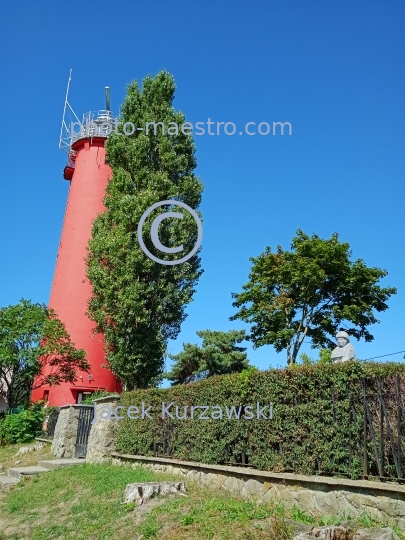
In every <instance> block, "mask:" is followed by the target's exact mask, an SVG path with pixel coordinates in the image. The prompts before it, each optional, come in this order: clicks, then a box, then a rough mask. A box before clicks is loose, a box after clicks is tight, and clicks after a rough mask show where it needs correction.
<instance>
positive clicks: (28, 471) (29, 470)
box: [8, 466, 49, 480]
mask: <svg viewBox="0 0 405 540" xmlns="http://www.w3.org/2000/svg"><path fill="white" fill-rule="evenodd" d="M44 472H49V469H45V467H36V466H32V467H13V468H12V469H8V476H11V477H12V478H16V479H17V480H21V478H23V476H32V475H33V474H39V473H44Z"/></svg>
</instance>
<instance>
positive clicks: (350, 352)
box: [332, 331, 356, 363]
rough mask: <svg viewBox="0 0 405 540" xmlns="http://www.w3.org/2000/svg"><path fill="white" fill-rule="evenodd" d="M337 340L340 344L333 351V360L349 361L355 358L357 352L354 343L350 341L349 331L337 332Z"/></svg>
mask: <svg viewBox="0 0 405 540" xmlns="http://www.w3.org/2000/svg"><path fill="white" fill-rule="evenodd" d="M336 340H337V342H338V346H337V347H336V348H335V349H333V351H332V362H334V363H336V362H347V361H348V360H354V359H355V358H356V353H355V352H354V348H353V345H352V344H351V343H350V339H349V334H348V333H347V332H343V331H341V332H338V333H337V334H336Z"/></svg>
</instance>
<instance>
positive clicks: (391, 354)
mask: <svg viewBox="0 0 405 540" xmlns="http://www.w3.org/2000/svg"><path fill="white" fill-rule="evenodd" d="M403 352H405V351H398V352H393V353H390V354H382V355H381V356H373V358H366V359H365V360H363V362H367V361H368V360H376V359H377V358H384V357H385V356H393V355H394V354H401V353H403Z"/></svg>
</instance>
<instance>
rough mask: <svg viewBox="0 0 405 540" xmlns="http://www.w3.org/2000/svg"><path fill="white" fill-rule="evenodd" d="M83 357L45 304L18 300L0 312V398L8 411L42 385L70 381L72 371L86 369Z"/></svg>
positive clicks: (74, 376) (73, 378) (72, 374)
mask: <svg viewBox="0 0 405 540" xmlns="http://www.w3.org/2000/svg"><path fill="white" fill-rule="evenodd" d="M85 357H86V353H85V351H83V350H81V349H79V350H78V349H75V347H74V345H73V343H72V342H71V340H70V337H69V334H68V333H67V331H66V328H65V325H64V324H63V323H62V322H61V321H60V320H59V319H58V318H57V317H56V315H55V312H54V311H53V310H51V309H48V308H47V307H46V306H45V305H43V304H33V303H31V302H30V301H29V300H24V299H22V300H21V301H20V303H19V304H17V305H14V306H8V307H5V308H2V309H0V395H1V396H3V397H4V398H5V400H6V401H7V404H8V407H9V409H12V408H15V407H16V406H17V405H26V404H27V402H29V398H30V394H31V391H32V390H33V389H35V388H39V387H40V386H42V385H43V384H51V385H57V384H60V383H61V382H74V381H75V380H76V370H78V369H79V370H83V371H88V370H89V368H90V366H89V364H88V362H87V360H86V358H85ZM45 366H47V368H50V370H49V373H48V374H47V375H45V374H44V368H45Z"/></svg>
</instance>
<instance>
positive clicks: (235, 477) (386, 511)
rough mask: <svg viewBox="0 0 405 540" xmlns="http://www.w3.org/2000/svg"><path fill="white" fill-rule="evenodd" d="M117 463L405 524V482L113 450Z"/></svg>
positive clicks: (247, 494) (261, 498) (262, 498)
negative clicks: (251, 466) (344, 477)
mask: <svg viewBox="0 0 405 540" xmlns="http://www.w3.org/2000/svg"><path fill="white" fill-rule="evenodd" d="M112 462H113V464H114V465H123V464H124V463H132V465H133V466H134V467H136V466H138V465H140V464H142V465H143V466H145V467H147V468H150V469H153V470H156V471H161V472H165V473H168V474H174V475H179V476H182V477H186V478H190V480H194V481H197V482H199V483H200V484H202V485H206V486H212V487H215V488H222V489H225V490H226V491H229V492H230V493H232V494H233V495H237V496H242V497H244V498H246V499H252V500H256V501H258V502H272V501H274V502H280V503H282V504H284V506H285V508H286V509H288V510H289V509H291V508H292V507H293V506H294V505H296V506H297V507H298V508H299V509H300V510H303V511H305V512H309V513H310V512H312V513H317V514H320V515H324V516H327V515H334V516H336V515H338V516H341V517H344V518H349V517H351V518H354V517H357V516H359V515H361V514H363V513H364V512H366V513H368V514H369V515H370V516H371V517H372V518H374V519H376V520H377V521H379V522H383V523H384V522H386V523H387V524H388V525H390V526H393V525H395V526H397V527H399V528H400V529H402V530H404V529H405V486H404V485H399V484H394V483H388V482H386V483H382V482H371V481H368V480H346V479H341V478H329V477H322V476H303V475H298V474H287V473H272V472H266V471H257V470H255V469H246V468H239V467H227V466H222V465H206V464H203V463H193V462H188V461H179V460H172V459H166V458H158V457H154V458H150V457H146V456H129V455H125V454H118V453H113V454H112Z"/></svg>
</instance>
